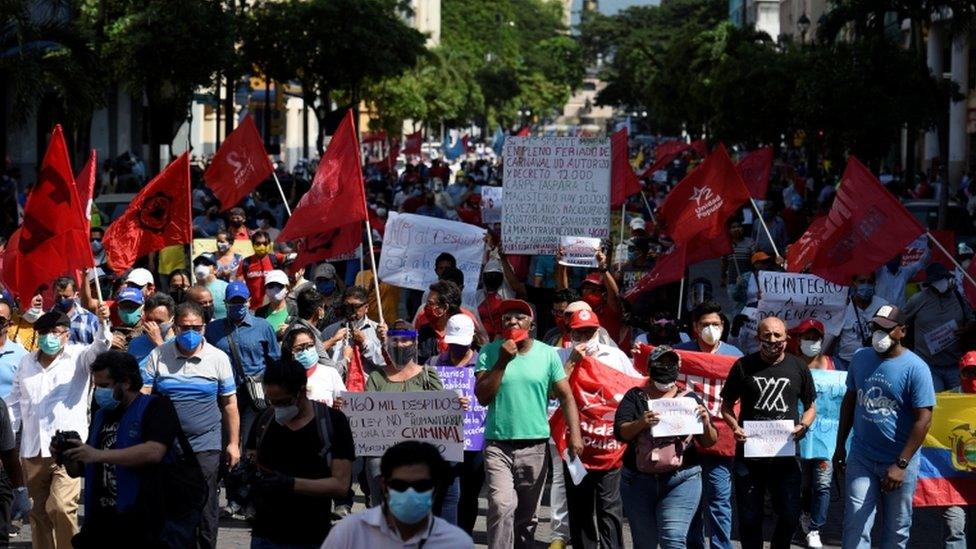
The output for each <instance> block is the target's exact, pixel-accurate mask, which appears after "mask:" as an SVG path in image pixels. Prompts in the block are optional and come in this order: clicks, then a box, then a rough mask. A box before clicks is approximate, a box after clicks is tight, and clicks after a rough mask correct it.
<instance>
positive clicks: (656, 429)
mask: <svg viewBox="0 0 976 549" xmlns="http://www.w3.org/2000/svg"><path fill="white" fill-rule="evenodd" d="M647 408H648V409H649V410H650V411H652V412H654V413H656V414H657V415H658V417H659V419H660V422H659V423H657V424H656V425H652V426H651V436H653V437H661V438H663V437H671V436H682V435H700V434H702V433H704V432H705V425H704V424H703V423H702V420H701V417H700V416H699V415H698V402H696V401H695V399H693V398H690V397H681V398H651V399H648V400H647Z"/></svg>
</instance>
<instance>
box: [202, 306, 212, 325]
mask: <svg viewBox="0 0 976 549" xmlns="http://www.w3.org/2000/svg"><path fill="white" fill-rule="evenodd" d="M202 309H203V321H204V322H205V323H206V322H210V321H211V320H213V315H214V307H213V305H208V306H206V307H202Z"/></svg>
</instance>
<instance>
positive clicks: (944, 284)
mask: <svg viewBox="0 0 976 549" xmlns="http://www.w3.org/2000/svg"><path fill="white" fill-rule="evenodd" d="M931 286H932V289H933V290H935V291H936V292H938V293H940V294H944V293H946V292H947V291H949V279H948V278H943V279H942V280H936V281H935V282H933V283H932V284H931Z"/></svg>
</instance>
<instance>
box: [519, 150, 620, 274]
mask: <svg viewBox="0 0 976 549" xmlns="http://www.w3.org/2000/svg"><path fill="white" fill-rule="evenodd" d="M503 156H504V166H505V171H504V186H503V189H504V203H505V208H504V209H503V210H502V246H503V247H504V249H505V251H506V252H507V253H511V254H543V255H554V254H555V253H556V247H557V246H558V244H559V237H560V236H567V235H568V236H576V235H583V236H588V237H592V238H601V239H603V238H609V237H610V163H611V160H610V159H611V156H610V140H609V139H608V138H583V137H510V138H508V139H506V140H505V148H504V151H503Z"/></svg>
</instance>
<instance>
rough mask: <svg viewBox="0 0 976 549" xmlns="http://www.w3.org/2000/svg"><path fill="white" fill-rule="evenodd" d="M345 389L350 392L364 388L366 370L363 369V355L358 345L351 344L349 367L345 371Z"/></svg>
mask: <svg viewBox="0 0 976 549" xmlns="http://www.w3.org/2000/svg"><path fill="white" fill-rule="evenodd" d="M346 390H347V391H349V392H351V393H361V392H363V391H365V390H366V371H365V370H363V355H362V354H361V353H360V352H359V347H357V346H356V345H353V346H352V358H350V359H349V369H348V371H346Z"/></svg>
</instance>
